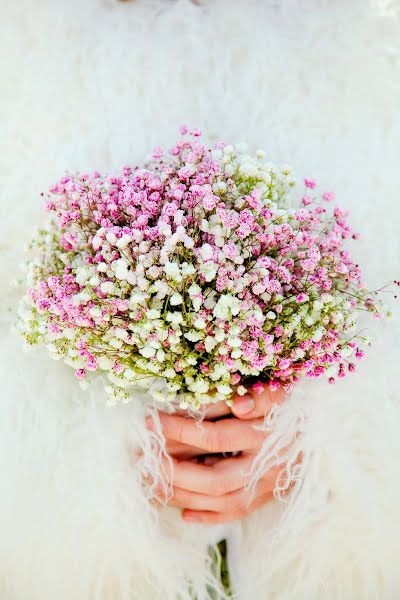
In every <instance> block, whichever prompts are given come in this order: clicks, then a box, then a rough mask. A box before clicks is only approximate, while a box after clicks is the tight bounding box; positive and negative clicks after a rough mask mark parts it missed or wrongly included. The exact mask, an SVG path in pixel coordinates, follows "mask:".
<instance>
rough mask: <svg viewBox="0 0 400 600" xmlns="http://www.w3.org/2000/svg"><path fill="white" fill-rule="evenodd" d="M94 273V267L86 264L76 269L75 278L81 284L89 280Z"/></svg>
mask: <svg viewBox="0 0 400 600" xmlns="http://www.w3.org/2000/svg"><path fill="white" fill-rule="evenodd" d="M92 274H93V272H92V269H91V268H90V267H89V266H87V265H85V266H83V267H78V268H77V269H76V272H75V278H76V281H77V282H78V283H79V285H84V284H85V283H86V282H87V280H88V279H90V277H91V276H92Z"/></svg>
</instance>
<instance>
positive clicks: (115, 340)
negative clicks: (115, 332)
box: [108, 337, 123, 350]
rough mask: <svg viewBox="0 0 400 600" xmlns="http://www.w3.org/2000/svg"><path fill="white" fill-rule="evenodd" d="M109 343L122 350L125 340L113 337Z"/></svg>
mask: <svg viewBox="0 0 400 600" xmlns="http://www.w3.org/2000/svg"><path fill="white" fill-rule="evenodd" d="M108 343H109V345H110V346H111V347H112V348H115V349H116V350H120V349H121V348H122V345H123V342H122V340H119V339H118V338H116V337H115V338H111V340H109V341H108Z"/></svg>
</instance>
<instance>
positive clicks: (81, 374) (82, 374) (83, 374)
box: [75, 369, 86, 379]
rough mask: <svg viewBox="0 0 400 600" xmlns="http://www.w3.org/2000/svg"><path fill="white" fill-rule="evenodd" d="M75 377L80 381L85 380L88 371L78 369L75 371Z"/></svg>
mask: <svg viewBox="0 0 400 600" xmlns="http://www.w3.org/2000/svg"><path fill="white" fill-rule="evenodd" d="M75 376H76V377H77V378H78V379H85V377H86V371H85V369H77V370H76V371H75Z"/></svg>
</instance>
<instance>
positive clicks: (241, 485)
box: [147, 386, 283, 524]
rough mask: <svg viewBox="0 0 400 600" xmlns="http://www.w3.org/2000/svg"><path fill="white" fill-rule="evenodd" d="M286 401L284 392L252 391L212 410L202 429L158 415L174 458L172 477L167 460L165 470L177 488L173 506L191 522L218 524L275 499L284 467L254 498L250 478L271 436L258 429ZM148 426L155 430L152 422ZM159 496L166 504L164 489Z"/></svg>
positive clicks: (259, 486)
mask: <svg viewBox="0 0 400 600" xmlns="http://www.w3.org/2000/svg"><path fill="white" fill-rule="evenodd" d="M282 399H283V391H282V390H281V389H279V390H276V391H273V392H271V391H270V389H269V388H268V386H265V387H264V388H263V389H258V391H257V392H254V391H252V390H250V393H249V394H248V395H246V396H244V397H240V396H239V397H238V398H236V399H235V401H234V403H233V405H232V407H231V408H229V407H228V406H227V405H226V403H225V402H220V403H218V404H214V405H211V406H210V408H208V409H207V410H206V411H205V420H204V421H203V427H198V426H197V424H196V422H195V421H194V420H193V419H188V418H187V417H186V416H184V415H169V414H163V413H160V414H159V417H160V421H161V425H162V430H163V434H164V436H165V438H166V441H167V446H166V448H167V451H168V453H169V455H170V456H171V457H172V459H173V473H171V470H170V469H169V463H168V462H167V461H165V465H164V466H165V468H166V470H167V472H168V476H169V478H170V479H171V482H172V483H173V488H172V489H173V496H172V497H171V498H170V500H169V504H171V505H174V506H177V507H179V508H181V509H183V510H182V517H183V518H184V519H185V520H186V521H192V522H201V523H208V524H215V523H223V522H229V521H233V520H237V519H242V518H244V517H245V516H247V515H248V514H250V513H251V512H253V511H254V510H256V509H257V508H258V507H260V506H262V505H263V504H265V503H266V502H268V501H269V500H271V499H272V498H273V491H274V489H275V487H276V480H277V478H278V477H279V473H280V470H281V468H282V466H276V467H275V468H273V469H271V470H269V471H268V472H267V473H266V474H265V475H264V476H263V477H262V478H261V479H260V480H259V481H258V483H257V487H256V490H255V493H254V495H252V494H251V492H250V491H249V490H248V489H246V482H247V477H246V474H247V473H248V472H249V471H250V469H251V466H252V463H253V460H254V458H255V456H256V455H257V453H258V452H259V450H260V448H261V446H262V444H263V442H264V439H265V436H266V433H265V432H264V431H257V430H256V429H254V428H253V425H256V426H257V425H261V424H262V423H263V422H264V419H265V417H266V416H267V415H268V414H269V412H270V411H271V409H272V408H273V406H274V405H275V404H278V403H279V402H281V401H282ZM232 417H233V418H232ZM147 423H148V427H149V429H152V428H153V422H152V420H151V418H150V417H149V418H148V420H147ZM225 453H233V455H232V456H225ZM159 494H160V500H161V502H164V498H163V490H162V489H159Z"/></svg>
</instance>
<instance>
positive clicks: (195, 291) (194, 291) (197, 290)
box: [188, 283, 201, 298]
mask: <svg viewBox="0 0 400 600" xmlns="http://www.w3.org/2000/svg"><path fill="white" fill-rule="evenodd" d="M188 294H189V297H190V298H193V297H194V296H198V295H199V294H201V287H200V286H198V285H197V283H192V285H191V286H190V288H189V289H188Z"/></svg>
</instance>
